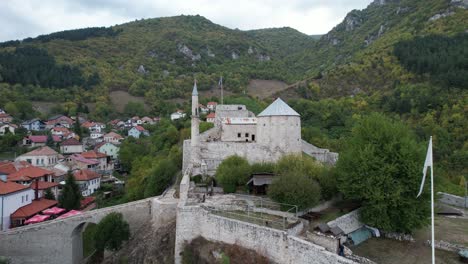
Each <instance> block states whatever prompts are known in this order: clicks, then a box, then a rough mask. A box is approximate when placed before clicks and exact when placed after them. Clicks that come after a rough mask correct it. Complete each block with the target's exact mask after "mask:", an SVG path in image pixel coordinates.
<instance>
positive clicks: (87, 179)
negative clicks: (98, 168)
mask: <svg viewBox="0 0 468 264" xmlns="http://www.w3.org/2000/svg"><path fill="white" fill-rule="evenodd" d="M73 176H74V177H75V180H76V183H77V184H78V185H79V186H80V190H81V193H82V195H83V196H90V195H91V194H93V193H94V192H95V191H96V190H97V189H99V187H101V175H99V174H98V173H97V172H94V171H91V170H86V169H84V170H78V171H75V172H74V173H73Z"/></svg>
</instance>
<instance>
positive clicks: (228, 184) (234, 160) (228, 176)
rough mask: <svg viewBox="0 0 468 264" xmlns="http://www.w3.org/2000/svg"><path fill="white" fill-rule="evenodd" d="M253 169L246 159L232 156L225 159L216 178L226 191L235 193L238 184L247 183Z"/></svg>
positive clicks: (217, 171)
mask: <svg viewBox="0 0 468 264" xmlns="http://www.w3.org/2000/svg"><path fill="white" fill-rule="evenodd" d="M250 173H251V170H250V165H249V163H248V162H247V160H246V159H244V158H242V157H239V156H231V157H229V158H227V159H225V160H224V161H223V162H221V164H220V165H219V167H218V169H217V170H216V180H217V181H218V182H219V183H220V184H221V186H222V187H223V190H224V192H225V193H233V192H235V191H236V189H237V186H241V185H244V184H246V183H247V181H248V179H249V176H250Z"/></svg>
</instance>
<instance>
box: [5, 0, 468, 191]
mask: <svg viewBox="0 0 468 264" xmlns="http://www.w3.org/2000/svg"><path fill="white" fill-rule="evenodd" d="M467 8H468V6H467V4H466V1H461V0H376V1H374V2H372V3H371V4H370V5H369V6H368V7H367V8H365V9H363V10H353V11H351V12H349V13H348V15H347V16H346V17H345V18H344V20H343V22H341V23H340V24H338V25H337V26H336V27H335V28H333V29H332V30H331V31H330V32H328V33H327V34H325V35H322V36H321V37H319V38H318V37H317V36H308V35H305V34H302V33H300V32H298V31H296V30H294V29H291V28H287V27H285V28H275V29H261V30H251V31H241V30H237V29H236V30H233V29H229V28H226V27H223V26H220V25H217V24H214V23H212V22H211V21H209V20H207V19H206V18H204V17H201V16H176V17H167V18H155V19H144V20H137V21H133V22H129V23H126V24H122V25H116V26H113V27H109V28H102V27H101V28H100V27H96V28H86V29H77V30H69V31H64V32H57V33H52V34H49V35H44V36H39V37H36V38H27V39H25V40H23V41H8V42H4V43H1V44H0V107H2V108H7V110H11V111H9V112H12V113H14V114H15V113H16V115H14V116H15V117H16V118H18V119H24V118H26V117H28V118H29V117H32V116H33V115H35V113H31V112H32V111H30V109H31V104H30V101H31V100H35V101H49V102H58V103H60V104H58V106H59V107H58V108H57V109H56V110H55V111H56V112H57V111H59V112H60V111H61V112H63V113H75V112H76V111H77V109H78V108H79V107H78V106H83V105H84V103H95V104H94V107H93V109H92V111H91V113H90V114H91V116H92V118H94V119H98V120H108V119H110V118H112V117H115V115H116V113H115V111H114V107H113V106H112V104H111V101H110V99H109V92H110V91H115V90H123V91H128V92H129V93H130V94H132V95H135V96H141V97H143V98H144V100H145V102H146V103H147V105H148V109H149V110H148V114H152V115H163V116H164V115H166V116H167V114H168V113H169V112H170V111H174V110H175V109H176V108H184V107H185V108H187V109H188V107H187V105H176V102H183V100H180V99H188V98H189V94H190V91H191V87H192V82H193V78H194V77H196V78H197V79H198V88H199V90H200V91H201V93H203V92H204V91H206V90H208V89H212V88H214V87H216V84H217V82H218V79H219V77H220V76H223V78H224V81H225V82H224V87H225V89H226V90H228V91H229V92H230V94H231V95H232V97H231V98H230V99H229V100H231V102H242V103H244V102H248V103H249V108H252V107H253V108H255V109H262V107H263V106H265V105H266V104H267V103H268V99H267V100H266V102H265V101H262V100H259V99H258V98H248V97H247V96H245V95H244V93H243V91H244V89H245V87H246V85H247V84H248V82H249V80H251V79H266V80H281V81H284V82H286V83H288V84H293V83H296V82H297V85H292V87H291V88H290V89H288V90H287V91H284V92H282V93H279V94H278V95H279V96H282V97H285V98H287V99H293V100H290V101H289V102H290V103H291V105H292V106H293V107H294V108H295V109H296V110H297V111H298V112H299V113H300V114H301V115H302V124H303V131H302V132H303V133H302V136H303V138H304V139H305V140H307V141H309V142H312V143H314V144H316V145H318V146H320V147H326V148H330V149H332V150H334V151H341V150H343V149H345V148H346V139H347V137H348V136H349V134H350V131H351V129H352V127H353V126H354V124H355V123H356V121H357V120H360V119H361V118H362V117H363V116H366V115H368V114H369V113H371V112H380V113H384V114H385V115H386V116H389V117H391V118H395V119H401V120H403V121H404V122H405V123H406V124H407V125H408V126H410V127H411V128H412V129H413V131H414V132H415V134H416V135H417V136H418V139H419V140H420V142H425V141H427V139H428V138H429V136H430V135H433V136H434V151H435V157H436V159H437V162H438V166H436V169H437V173H436V175H443V176H444V177H442V176H440V177H439V176H438V178H437V180H438V181H439V182H438V184H437V186H441V188H442V189H444V190H449V189H450V190H452V192H454V193H457V192H459V191H460V190H461V187H460V186H459V182H460V178H461V177H463V175H466V174H467V168H466V165H465V164H466V163H467V161H468V144H467V143H466V142H467V141H468V134H467V133H466V131H468V120H467V116H468V108H467V107H466V106H467V105H468V92H467V87H468V72H467V69H468V54H467V52H468V49H467V48H466V47H467V46H468V36H467V35H468V33H467V29H468V10H467ZM216 99H217V98H203V99H202V102H206V101H207V100H216ZM139 108H140V109H143V106H142V105H141V107H139ZM72 110H73V111H72ZM127 112H128V111H127ZM130 112H131V111H130ZM128 114H129V113H128Z"/></svg>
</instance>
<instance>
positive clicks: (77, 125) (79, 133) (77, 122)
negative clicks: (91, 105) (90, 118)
mask: <svg viewBox="0 0 468 264" xmlns="http://www.w3.org/2000/svg"><path fill="white" fill-rule="evenodd" d="M73 132H75V134H76V135H77V136H78V137H79V139H80V141H81V140H82V136H83V129H82V127H81V123H80V116H79V114H78V113H77V114H76V120H75V123H74V124H73Z"/></svg>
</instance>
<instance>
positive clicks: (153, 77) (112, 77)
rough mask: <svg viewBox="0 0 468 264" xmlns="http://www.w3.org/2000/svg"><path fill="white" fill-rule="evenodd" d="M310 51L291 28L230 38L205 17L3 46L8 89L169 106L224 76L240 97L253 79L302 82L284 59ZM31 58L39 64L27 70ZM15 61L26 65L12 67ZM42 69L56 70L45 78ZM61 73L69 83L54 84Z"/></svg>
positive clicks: (59, 35)
mask: <svg viewBox="0 0 468 264" xmlns="http://www.w3.org/2000/svg"><path fill="white" fill-rule="evenodd" d="M310 43H313V39H312V38H311V37H309V36H307V35H305V34H302V33H300V32H298V31H296V30H293V29H291V28H279V29H266V30H254V31H240V30H232V29H229V28H226V27H223V26H220V25H217V24H214V23H212V22H211V21H209V20H207V19H206V18H204V17H201V16H177V17H166V18H156V19H145V20H139V21H134V22H130V23H126V24H122V25H117V26H114V27H111V28H87V29H78V30H70V31H64V32H57V33H52V34H50V35H44V36H39V37H36V38H28V39H25V40H23V41H22V42H19V41H16V42H15V41H11V42H6V43H3V44H2V45H1V46H3V49H1V50H0V64H1V65H4V67H3V70H0V74H1V75H2V76H3V79H4V81H6V82H8V83H10V84H15V83H22V84H24V85H27V84H33V85H39V86H42V87H55V88H65V87H69V86H73V85H77V86H85V88H88V89H89V88H91V87H92V86H96V85H97V86H103V87H105V88H106V89H109V90H119V89H123V90H129V91H130V92H131V93H132V94H133V95H140V96H143V95H144V94H145V93H147V92H149V91H153V92H154V93H156V94H158V96H159V97H160V98H164V99H168V98H176V97H181V96H183V95H184V93H186V92H188V91H189V90H190V86H191V85H190V83H191V82H193V76H194V75H195V76H196V77H197V78H198V79H200V81H199V84H200V89H201V90H204V89H209V88H210V87H211V86H212V85H214V84H216V83H217V80H218V78H219V77H220V76H221V75H222V76H223V77H224V79H225V81H226V83H225V86H226V88H227V89H229V90H232V91H241V89H242V87H243V86H245V85H246V84H247V83H248V80H249V79H251V78H262V79H277V80H283V81H287V82H291V81H293V80H295V79H299V78H300V75H299V74H295V73H292V72H290V71H288V68H287V67H286V65H285V64H284V63H283V61H282V59H283V58H284V57H286V56H288V55H290V54H291V53H297V52H300V51H303V50H304V49H306V48H309V47H310ZM14 47H16V50H13V49H14ZM12 53H13V55H12ZM28 57H29V58H30V57H35V59H36V60H37V61H38V64H35V65H30V64H27V62H26V61H28ZM2 58H3V59H2ZM13 58H23V59H20V60H18V59H15V60H13V61H14V62H12V59H13ZM41 62H43V63H42V64H43V65H49V66H50V67H52V65H54V66H53V67H55V68H56V69H54V70H50V71H47V72H41V71H40V70H39V69H40V68H41V65H39V64H40V63H41ZM18 64H19V65H18ZM64 65H65V66H66V67H67V68H66V69H64V68H63V67H65V66H64ZM23 70H25V71H26V73H25V72H24V71H23ZM78 71H79V72H81V76H80V74H79V72H78ZM18 72H22V74H18ZM27 72H32V73H31V74H28V73H27ZM34 73H38V74H34ZM56 73H60V74H61V75H62V76H63V75H65V77H64V78H65V79H66V80H52V79H53V78H54V77H53V76H56V75H57V74H56ZM90 79H91V80H90Z"/></svg>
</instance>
